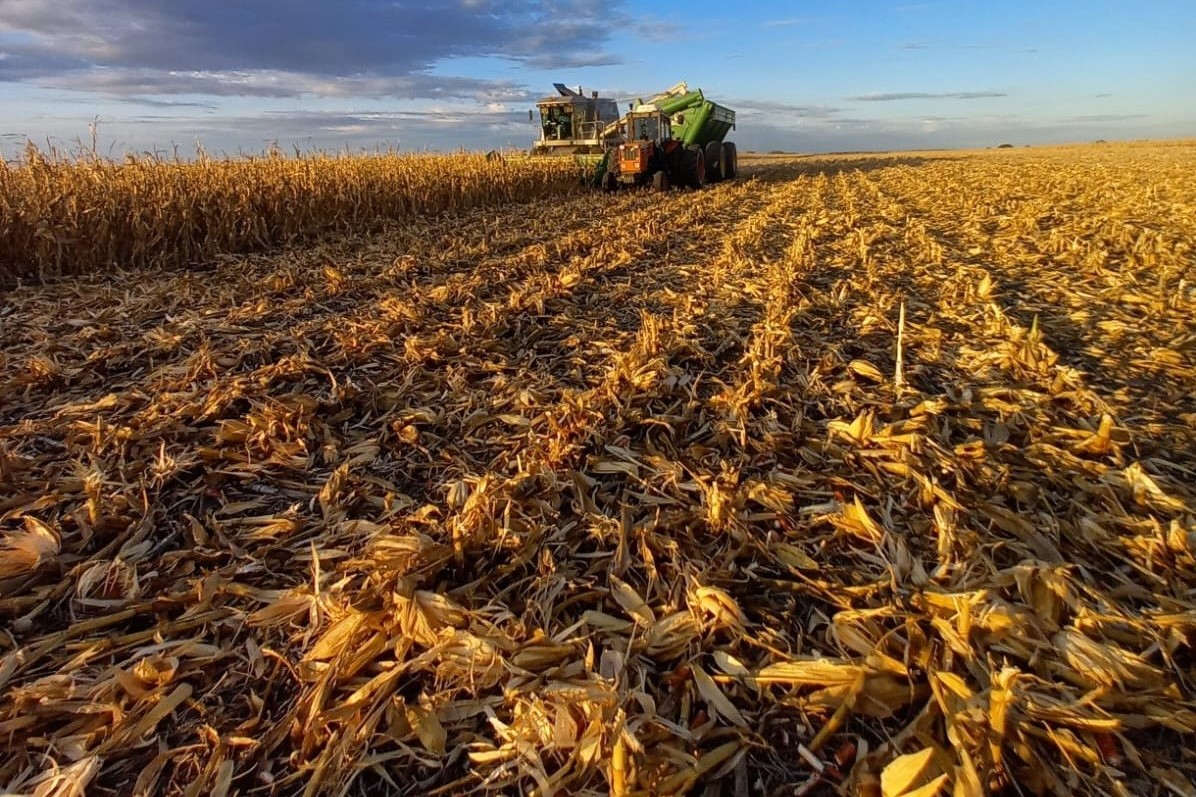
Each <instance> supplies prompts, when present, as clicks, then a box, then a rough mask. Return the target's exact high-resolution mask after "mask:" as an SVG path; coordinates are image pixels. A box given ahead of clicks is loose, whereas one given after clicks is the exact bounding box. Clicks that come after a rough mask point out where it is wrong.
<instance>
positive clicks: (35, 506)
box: [0, 145, 1196, 797]
mask: <svg viewBox="0 0 1196 797" xmlns="http://www.w3.org/2000/svg"><path fill="white" fill-rule="evenodd" d="M744 165H745V169H744V174H745V175H746V176H745V177H744V178H743V179H741V180H739V181H737V182H734V183H729V184H723V185H719V186H715V187H712V188H710V189H707V190H705V191H702V192H698V193H693V192H676V193H672V194H668V195H657V194H650V193H626V194H619V195H615V196H606V195H601V194H585V195H576V194H571V195H568V196H565V197H561V198H551V199H543V200H537V201H535V202H533V203H531V204H521V205H516V204H512V205H508V206H503V207H498V208H494V207H491V208H489V209H486V208H482V209H472V210H464V211H461V212H460V213H458V214H455V215H414V216H412V217H411V218H408V219H406V220H404V221H403V222H401V223H399V224H395V225H392V226H390V227H388V228H387V229H385V230H383V231H382V232H379V233H376V234H371V235H369V236H361V237H355V238H350V239H338V240H335V241H328V242H325V243H322V244H320V245H318V246H316V247H313V248H309V249H296V250H287V251H282V252H276V253H274V254H262V255H254V256H249V257H245V258H238V259H234V258H225V259H222V260H220V261H219V262H217V263H215V264H213V265H211V266H210V267H209V268H207V269H205V270H195V271H181V272H163V271H153V272H144V273H133V274H128V275H120V276H117V277H107V278H106V277H103V276H89V277H86V278H81V279H77V280H71V281H65V280H63V281H58V282H56V283H54V284H49V285H45V286H41V287H25V288H21V289H18V290H15V291H12V292H10V293H8V294H7V295H6V296H5V298H4V301H3V303H2V304H0V325H2V331H0V397H2V398H0V530H2V532H3V536H4V541H3V543H2V545H3V553H2V554H0V618H3V619H2V629H3V630H2V631H0V791H8V792H12V793H16V794H32V793H37V794H67V793H74V792H69V791H67V789H68V788H69V787H78V788H80V789H84V788H85V789H86V793H87V794H89V795H116V794H128V793H130V791H133V792H135V793H139V794H166V795H192V794H207V793H212V794H232V793H245V794H250V793H253V794H288V795H289V794H301V793H302V794H342V793H343V794H384V793H386V794H390V793H394V794H411V795H424V794H427V795H450V794H465V793H484V792H494V793H511V794H515V793H527V794H536V795H540V797H547V795H551V794H556V795H572V794H608V793H609V794H614V795H632V794H642V795H648V794H673V793H681V792H685V791H692V792H694V793H699V794H709V795H716V794H727V795H736V797H739V795H749V794H763V795H780V794H785V795H793V794H802V795H812V794H826V795H830V794H834V793H836V790H844V791H846V792H849V793H859V794H868V795H873V794H884V795H886V797H896V796H897V795H905V794H909V795H914V794H917V795H923V796H924V795H932V794H935V793H954V794H956V795H980V794H986V793H1001V794H1010V795H1013V794H1060V795H1062V794H1072V793H1080V794H1159V795H1162V794H1179V795H1187V794H1192V793H1194V792H1196V787H1194V786H1193V785H1192V784H1193V782H1196V753H1194V752H1193V749H1192V743H1191V742H1192V739H1193V736H1192V734H1193V733H1196V686H1194V683H1196V657H1194V656H1193V644H1194V643H1196V592H1194V590H1196V489H1194V488H1193V487H1192V485H1193V483H1196V321H1194V320H1193V319H1194V317H1196V252H1194V247H1196V243H1194V242H1196V183H1194V182H1193V181H1192V180H1191V175H1192V174H1193V173H1196V146H1189V145H1172V146H1163V145H1157V146H1133V147H1131V146H1109V147H1078V148H1072V149H1063V148H1061V149H1042V150H1038V149H1036V150H1025V151H1023V150H1016V151H1002V152H995V151H994V152H990V153H943V154H919V155H913V154H910V155H901V156H859V157H843V158H789V159H786V158H769V159H766V160H760V161H757V162H756V163H755V164H754V165H753V164H751V163H750V162H746V161H745V164H744Z"/></svg>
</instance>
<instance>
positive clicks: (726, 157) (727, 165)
mask: <svg viewBox="0 0 1196 797" xmlns="http://www.w3.org/2000/svg"><path fill="white" fill-rule="evenodd" d="M738 174H739V152H738V151H736V149H735V144H734V143H733V142H730V141H724V142H723V179H724V180H734V179H735V177H736V175H738Z"/></svg>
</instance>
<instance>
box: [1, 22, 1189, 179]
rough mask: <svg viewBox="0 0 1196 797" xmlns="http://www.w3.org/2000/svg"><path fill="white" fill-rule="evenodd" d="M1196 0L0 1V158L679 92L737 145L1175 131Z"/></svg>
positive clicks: (227, 142) (448, 142)
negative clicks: (581, 95) (681, 85)
mask: <svg viewBox="0 0 1196 797" xmlns="http://www.w3.org/2000/svg"><path fill="white" fill-rule="evenodd" d="M1194 31H1196V0H1136V2H1114V1H1113V0H1085V1H1083V2H1080V1H1079V0H1036V1H1033V2H1030V1H1027V0H1005V2H995V0H987V1H986V2H971V0H954V1H952V2H910V1H908V0H856V1H855V2H848V1H847V0H841V1H839V0H817V1H816V0H805V1H804V2H803V1H800V0H795V1H794V2H778V1H777V0H759V1H758V2H752V3H748V2H737V3H734V2H728V1H727V0H718V2H712V1H711V0H691V1H690V2H684V3H682V2H664V0H656V2H642V1H641V0H624V1H622V2H620V1H619V0H605V2H603V1H601V0H337V1H336V2H332V1H331V0H0V152H3V153H4V154H5V155H7V156H9V157H12V156H13V155H14V153H17V152H19V150H20V149H21V147H22V146H23V144H24V142H25V141H26V140H32V141H34V142H35V143H37V144H39V145H44V144H46V143H47V142H50V143H54V144H56V145H57V146H58V147H59V148H64V149H67V150H70V149H72V148H73V147H75V146H76V145H77V144H79V143H83V144H86V145H87V146H90V141H91V136H92V134H93V129H94V133H95V136H96V139H95V140H96V143H97V146H98V148H99V149H100V150H101V151H103V152H104V153H105V154H110V155H115V156H119V155H121V154H123V153H125V152H130V151H131V152H145V151H153V152H159V153H170V152H172V151H175V150H176V149H177V150H178V151H180V152H181V153H182V154H183V155H184V156H189V155H190V154H192V153H193V152H194V150H195V147H196V145H197V142H198V143H199V144H201V145H202V146H203V148H204V149H205V150H206V151H208V152H210V153H213V154H222V153H237V152H260V151H262V150H263V149H265V148H266V147H268V146H269V145H271V144H272V143H277V145H279V146H280V147H282V148H284V149H288V150H289V149H293V148H299V149H304V150H306V149H325V150H340V149H351V150H359V149H365V150H374V149H379V148H385V147H398V148H400V149H408V150H422V149H433V150H452V149H457V148H466V149H491V148H498V147H518V148H526V147H527V146H529V144H530V142H531V140H532V139H533V138H534V137H535V135H536V129H535V127H534V126H533V125H532V124H531V123H529V122H528V116H527V113H528V110H529V109H531V108H533V107H534V106H535V101H536V99H537V98H538V97H541V96H544V95H549V94H552V93H554V92H553V89H552V84H553V83H554V82H563V83H567V84H569V85H572V86H582V87H583V88H584V89H585V91H587V92H588V91H591V90H597V91H599V92H600V93H601V94H602V95H604V96H612V97H615V98H618V99H620V100H624V101H625V100H627V99H629V98H633V97H636V96H642V97H645V98H646V97H647V96H649V95H651V94H652V93H654V92H656V91H660V90H664V89H666V88H668V87H670V86H672V85H673V84H675V83H677V82H678V81H681V80H685V81H687V82H688V83H689V84H690V86H691V87H700V88H702V89H703V90H704V91H705V93H706V94H707V96H709V97H710V98H712V99H715V100H717V101H719V102H721V103H723V104H725V105H727V106H729V107H732V108H734V109H735V110H736V111H737V114H738V116H737V129H736V131H735V133H734V134H733V138H734V140H735V141H736V142H737V143H738V145H739V147H740V149H742V150H759V151H768V150H786V151H798V152H834V151H852V150H891V149H914V148H938V147H987V146H996V145H998V144H1001V143H1013V144H1018V145H1021V144H1043V143H1055V142H1077V141H1093V140H1096V139H1107V140H1115V139H1139V138H1178V137H1194V136H1196V46H1194V45H1193V43H1192V34H1193V32H1194Z"/></svg>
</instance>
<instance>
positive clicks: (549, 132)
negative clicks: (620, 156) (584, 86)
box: [532, 83, 619, 155]
mask: <svg viewBox="0 0 1196 797" xmlns="http://www.w3.org/2000/svg"><path fill="white" fill-rule="evenodd" d="M553 85H554V87H555V88H556V90H557V96H555V97H545V98H544V99H542V100H540V101H539V102H537V103H536V108H537V110H538V111H539V114H540V120H539V121H540V137H539V139H538V140H537V141H536V142H535V144H534V145H533V146H532V154H533V155H587V154H601V153H603V152H604V151H605V150H606V148H607V146H609V145H610V144H611V143H612V142H610V141H609V140H608V137H607V135H606V133H607V130H608V128H609V127H610V125H611V124H612V123H614V122H616V121H617V120H618V118H619V105H618V103H616V102H615V101H614V100H612V99H608V98H603V97H599V96H598V92H596V91H594V92H591V93H590V95H589V96H588V97H587V96H586V95H585V93H584V92H583V91H582V90H581V87H580V86H578V87H577V89H576V90H575V89H572V88H569V87H568V86H566V85H564V84H563V83H554V84H553Z"/></svg>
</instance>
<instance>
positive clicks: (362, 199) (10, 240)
mask: <svg viewBox="0 0 1196 797" xmlns="http://www.w3.org/2000/svg"><path fill="white" fill-rule="evenodd" d="M578 182H579V180H578V175H577V170H576V168H575V167H573V165H572V163H564V162H559V163H544V162H534V163H533V162H512V163H508V162H507V161H505V160H502V159H494V160H492V159H488V158H487V157H486V156H485V155H481V154H468V155H466V154H461V155H429V154H418V155H407V154H398V153H386V154H377V155H335V154H333V155H320V154H316V155H303V156H296V157H286V156H284V155H283V154H282V153H281V152H279V151H277V150H275V151H272V152H269V153H266V154H265V155H262V156H257V157H248V158H237V159H214V158H209V157H203V158H201V159H199V160H198V161H183V160H165V159H162V158H158V157H152V156H145V157H133V156H130V157H128V158H126V159H125V160H123V161H112V160H106V159H103V158H99V157H93V156H85V157H82V158H66V157H60V156H58V155H57V154H55V153H50V154H43V153H42V152H40V151H38V150H37V149H36V148H35V147H32V146H30V147H29V148H28V150H27V151H26V153H25V157H24V159H23V160H22V161H20V162H19V163H15V164H9V165H7V166H0V219H2V220H3V225H2V226H0V287H3V286H7V285H12V284H14V283H16V282H17V281H18V280H34V281H45V280H46V279H49V278H53V277H60V276H73V275H87V274H104V273H109V272H111V271H112V270H113V269H130V268H144V267H147V266H157V267H168V268H187V267H192V266H195V265H200V264H202V263H204V262H205V261H209V260H211V259H212V258H213V257H216V256H220V255H227V254H243V253H249V252H255V251H261V250H265V249H271V248H275V247H278V246H281V245H287V244H298V243H303V242H312V241H316V240H318V239H319V238H320V237H321V236H324V235H327V234H329V233H338V232H339V233H346V232H361V231H367V230H372V229H378V228H379V227H380V226H381V225H384V224H385V223H387V222H388V221H391V220H394V219H405V218H408V217H411V216H413V215H426V214H435V213H442V212H446V211H454V210H460V209H464V208H470V207H478V206H482V205H497V204H506V203H511V202H521V201H525V200H528V199H532V198H536V197H542V196H545V195H546V194H550V193H559V192H561V191H564V190H567V189H568V188H570V187H575V186H576V185H577V184H578Z"/></svg>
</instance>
